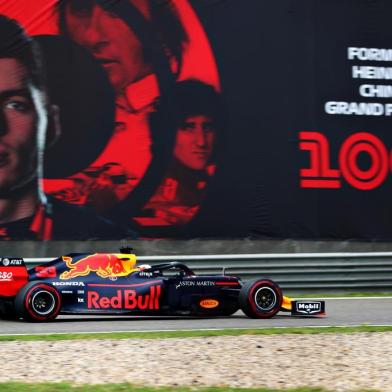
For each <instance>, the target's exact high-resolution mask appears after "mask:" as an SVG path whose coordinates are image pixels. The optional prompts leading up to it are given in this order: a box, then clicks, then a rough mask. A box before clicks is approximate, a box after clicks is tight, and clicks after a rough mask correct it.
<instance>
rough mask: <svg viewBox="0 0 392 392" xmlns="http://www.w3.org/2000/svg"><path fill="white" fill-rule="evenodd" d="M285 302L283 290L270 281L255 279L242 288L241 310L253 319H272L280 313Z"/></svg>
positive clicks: (240, 296) (240, 297)
mask: <svg viewBox="0 0 392 392" xmlns="http://www.w3.org/2000/svg"><path fill="white" fill-rule="evenodd" d="M282 301H283V294H282V290H281V288H280V287H279V286H278V284H277V283H275V282H273V281H272V280H270V279H254V280H250V281H248V282H246V283H245V284H244V286H243V287H242V288H241V292H240V295H239V304H240V308H241V310H242V311H243V312H244V313H245V314H246V315H247V316H248V317H251V318H270V317H273V316H275V314H276V313H278V312H279V310H280V308H281V306H282Z"/></svg>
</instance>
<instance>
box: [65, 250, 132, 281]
mask: <svg viewBox="0 0 392 392" xmlns="http://www.w3.org/2000/svg"><path fill="white" fill-rule="evenodd" d="M62 258H63V260H64V261H65V263H66V264H67V267H68V268H69V269H70V270H69V271H65V272H63V273H62V274H61V275H60V279H72V278H76V277H78V276H86V275H89V274H90V273H91V272H95V273H96V274H97V275H98V276H100V277H101V278H112V277H117V276H127V275H129V274H130V273H132V272H133V271H136V270H137V269H135V268H134V266H135V264H136V257H135V255H120V257H119V256H118V255H117V254H105V253H96V254H94V255H89V256H87V257H83V258H81V259H79V260H76V261H73V259H72V257H69V256H63V257H62Z"/></svg>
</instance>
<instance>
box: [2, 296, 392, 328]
mask: <svg viewBox="0 0 392 392" xmlns="http://www.w3.org/2000/svg"><path fill="white" fill-rule="evenodd" d="M325 301H326V311H327V316H326V317H322V318H318V317H310V318H309V317H306V318H304V317H292V316H290V314H289V313H279V314H278V315H277V316H275V317H274V318H272V319H267V320H255V319H250V318H247V317H246V316H245V315H244V314H243V313H242V312H240V311H239V312H237V313H236V314H234V315H233V316H230V317H218V318H184V317H182V318H180V317H140V316H139V317H135V316H133V317H130V316H129V317H123V316H93V315H91V316H80V315H72V316H59V317H58V318H57V319H56V320H55V321H54V322H51V323H38V324H37V323H26V322H23V321H9V320H0V335H5V334H36V333H78V332H115V331H117V332H120V331H130V332H131V331H173V330H208V329H224V328H234V329H244V328H271V327H306V326H354V325H388V326H392V297H377V298H374V297H373V298H332V299H326V300H325Z"/></svg>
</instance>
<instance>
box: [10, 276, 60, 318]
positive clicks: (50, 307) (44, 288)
mask: <svg viewBox="0 0 392 392" xmlns="http://www.w3.org/2000/svg"><path fill="white" fill-rule="evenodd" d="M15 309H16V313H17V314H18V316H19V317H22V318H23V319H24V320H27V321H35V322H45V321H52V320H54V319H55V318H56V317H57V315H58V314H59V312H60V309H61V297H60V294H59V292H58V291H57V290H56V289H55V288H54V287H53V286H51V285H48V284H46V283H41V282H30V283H28V284H27V285H26V286H24V287H22V288H21V289H20V290H19V292H18V294H17V295H16V298H15Z"/></svg>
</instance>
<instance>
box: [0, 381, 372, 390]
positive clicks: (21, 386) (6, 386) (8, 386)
mask: <svg viewBox="0 0 392 392" xmlns="http://www.w3.org/2000/svg"><path fill="white" fill-rule="evenodd" d="M0 390H1V391H2V392H328V390H326V389H322V388H308V387H301V388H294V389H279V390H277V389H268V388H230V387H197V388H194V387H192V388H190V387H141V386H133V385H130V384H103V385H79V386H75V385H71V384H68V383H38V384H26V383H19V382H7V383H0ZM373 391H374V392H375V390H373ZM331 392H332V391H331ZM353 392H354V391H353ZM357 392H359V390H357ZM362 392H364V390H362Z"/></svg>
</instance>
